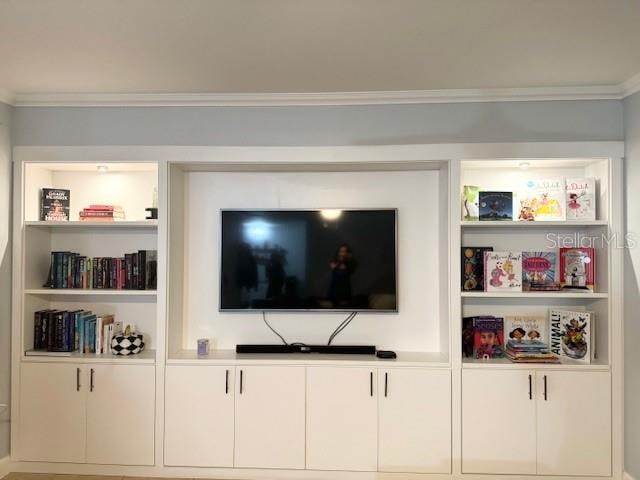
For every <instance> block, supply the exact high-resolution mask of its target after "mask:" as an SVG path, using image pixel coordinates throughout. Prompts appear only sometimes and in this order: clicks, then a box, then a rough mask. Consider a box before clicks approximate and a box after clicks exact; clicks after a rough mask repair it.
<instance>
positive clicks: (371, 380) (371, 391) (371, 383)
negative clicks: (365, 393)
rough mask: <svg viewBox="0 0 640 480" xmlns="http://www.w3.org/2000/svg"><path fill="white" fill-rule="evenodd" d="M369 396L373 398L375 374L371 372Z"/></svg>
mask: <svg viewBox="0 0 640 480" xmlns="http://www.w3.org/2000/svg"><path fill="white" fill-rule="evenodd" d="M369 394H370V395H371V396H372V397H373V372H369Z"/></svg>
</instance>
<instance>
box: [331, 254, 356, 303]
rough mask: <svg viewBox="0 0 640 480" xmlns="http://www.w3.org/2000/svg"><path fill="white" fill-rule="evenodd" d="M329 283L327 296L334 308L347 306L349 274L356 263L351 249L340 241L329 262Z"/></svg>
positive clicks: (353, 270)
mask: <svg viewBox="0 0 640 480" xmlns="http://www.w3.org/2000/svg"><path fill="white" fill-rule="evenodd" d="M329 267H330V269H331V283H330V285H329V291H328V294H327V297H328V298H329V300H330V301H331V302H332V303H333V306H334V308H341V307H349V306H350V305H351V301H352V291H351V276H352V275H353V273H354V272H355V271H356V267H357V263H356V261H355V259H354V258H353V251H352V250H351V247H350V246H349V244H347V243H342V244H341V245H340V246H339V247H338V249H337V250H336V253H335V255H334V257H333V259H332V260H331V261H330V262H329Z"/></svg>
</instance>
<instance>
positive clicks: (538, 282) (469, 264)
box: [461, 247, 596, 293]
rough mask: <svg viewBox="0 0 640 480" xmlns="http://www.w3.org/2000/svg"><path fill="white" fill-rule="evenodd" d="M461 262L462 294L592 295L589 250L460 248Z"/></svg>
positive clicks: (593, 264)
mask: <svg viewBox="0 0 640 480" xmlns="http://www.w3.org/2000/svg"><path fill="white" fill-rule="evenodd" d="M558 257H559V259H560V262H559V263H560V265H559V267H560V268H559V270H558V268H557V260H558ZM461 259H462V262H461V263H462V265H461V270H462V272H461V287H462V290H463V291H485V292H501V291H508V292H522V291H526V292H528V291H537V292H541V291H543V292H547V291H559V290H565V291H577V292H585V293H593V291H594V289H595V280H596V256H595V249H594V248H592V247H588V248H564V247H562V248H560V249H559V251H558V252H556V251H537V252H515V251H505V252H494V251H493V247H462V256H461ZM557 273H558V275H557Z"/></svg>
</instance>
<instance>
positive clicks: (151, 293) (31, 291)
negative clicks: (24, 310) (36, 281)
mask: <svg viewBox="0 0 640 480" xmlns="http://www.w3.org/2000/svg"><path fill="white" fill-rule="evenodd" d="M24 293H25V294H27V295H78V296H82V295H86V296H91V295H99V296H109V295H112V296H123V297H155V296H156V295H157V290H113V289H106V288H104V289H101V288H93V289H91V288H26V289H25V290H24Z"/></svg>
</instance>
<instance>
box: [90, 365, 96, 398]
mask: <svg viewBox="0 0 640 480" xmlns="http://www.w3.org/2000/svg"><path fill="white" fill-rule="evenodd" d="M94 374H95V370H94V369H93V368H92V369H91V375H90V382H89V391H90V392H93V375H94Z"/></svg>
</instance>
